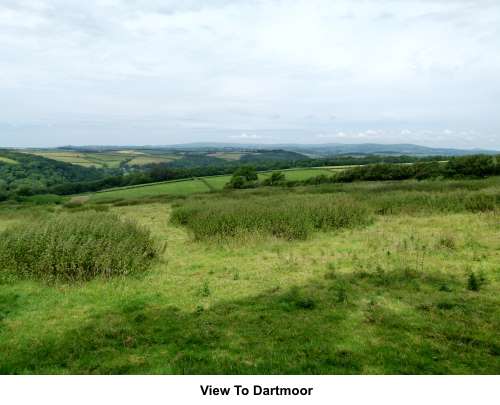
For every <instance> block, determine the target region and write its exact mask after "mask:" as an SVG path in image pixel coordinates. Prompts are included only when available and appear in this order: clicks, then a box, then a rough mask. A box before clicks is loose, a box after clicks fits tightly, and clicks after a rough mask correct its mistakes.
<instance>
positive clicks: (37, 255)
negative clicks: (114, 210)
mask: <svg viewBox="0 0 500 405" xmlns="http://www.w3.org/2000/svg"><path fill="white" fill-rule="evenodd" d="M159 252H160V251H159V248H158V246H157V245H156V244H155V242H154V240H153V239H152V238H151V236H150V233H149V231H147V230H146V229H144V228H142V227H139V226H137V225H136V224H135V223H133V222H132V221H129V220H121V219H120V218H118V217H117V216H116V215H113V214H103V213H96V212H85V213H76V214H60V215H57V216H54V215H50V216H45V217H42V218H39V219H37V220H35V221H31V222H27V223H23V224H18V225H16V226H13V227H11V228H8V229H6V230H5V231H3V232H2V233H1V234H0V273H4V275H5V273H7V274H11V275H15V276H20V277H28V278H39V279H44V280H54V279H61V280H67V281H75V280H88V279H91V278H94V277H97V276H101V277H110V276H114V275H126V274H129V273H132V272H140V271H142V270H144V269H146V268H147V267H148V266H149V264H150V263H151V261H152V260H153V259H154V258H156V257H157V256H158V254H159Z"/></svg>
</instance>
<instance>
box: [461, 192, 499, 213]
mask: <svg viewBox="0 0 500 405" xmlns="http://www.w3.org/2000/svg"><path fill="white" fill-rule="evenodd" d="M495 206H496V197H495V196H494V195H490V194H484V193H478V194H472V195H468V196H467V197H466V199H465V207H466V208H467V210H469V211H472V212H485V211H493V210H494V209H495Z"/></svg>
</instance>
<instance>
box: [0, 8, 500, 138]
mask: <svg viewBox="0 0 500 405" xmlns="http://www.w3.org/2000/svg"><path fill="white" fill-rule="evenodd" d="M499 26H500V2H498V1H490V0H475V1H472V0H435V1H428V0H398V1H395V0H366V1H363V2H358V1H351V0H339V1H335V2H332V1H330V0H290V1H286V2H285V1H282V0H266V1H261V0H236V1H227V0H203V1H202V0H185V1H182V2H179V1H173V0H163V1H160V0H144V1H141V2H136V1H129V0H100V1H98V0H88V1H85V2H68V1H65V0H38V1H28V0H4V1H2V3H1V4H0V52H1V54H2V58H1V59H0V104H1V105H2V111H1V112H0V121H2V122H10V123H14V124H17V125H18V127H17V128H21V129H18V130H13V129H11V130H10V132H6V133H3V135H2V134H0V146H1V145H2V144H5V145H8V144H15V143H18V144H21V143H22V144H35V143H36V144H40V143H42V142H43V143H47V144H57V143H59V142H61V140H63V143H89V142H92V139H95V141H97V142H99V143H102V142H104V143H120V142H122V143H170V142H171V143H176V142H182V141H198V140H222V139H223V138H227V134H226V133H225V132H224V131H233V132H232V133H233V134H235V133H236V134H237V133H240V132H241V131H248V133H251V134H254V135H257V136H262V135H260V134H263V133H266V134H267V135H269V132H268V131H274V132H272V133H273V134H274V136H275V137H276V139H277V141H283V142H286V141H289V140H294V141H302V142H308V141H309V137H310V136H311V134H318V133H319V134H335V135H334V136H335V137H340V138H345V140H346V141H349V140H353V141H355V140H356V138H363V137H364V138H368V139H376V140H377V141H386V142H389V141H391V142H392V141H394V140H398V139H399V141H402V140H403V141H406V140H407V139H412V140H414V139H416V140H417V141H419V139H420V140H421V142H424V141H425V142H434V140H435V138H429V137H426V136H425V135H424V134H423V132H422V131H423V129H422V128H431V130H432V131H435V132H439V131H441V135H443V138H442V140H441V141H440V142H441V143H442V144H443V145H450V146H459V144H460V145H461V146H464V145H465V146H467V145H469V146H490V147H493V146H495V144H500V139H498V135H497V134H498V133H499V132H500V116H499V115H498V111H497V110H498V105H499V104H500V77H499V75H498V72H499V71H500V45H499V44H500V30H498V27H499ZM273 117H279V119H276V118H273ZM332 117H335V119H332ZM82 121H92V122H94V123H100V124H96V125H93V127H92V130H91V131H89V130H88V128H87V127H85V126H83V125H82V124H81V122H82ZM45 122H53V123H54V126H53V127H52V129H51V132H44V131H43V130H41V129H40V128H38V127H37V125H39V123H45ZM137 127H139V129H138V130H134V129H133V128H137ZM110 128H113V130H111V129H110ZM370 128H378V129H377V130H373V129H370ZM442 128H453V129H454V132H453V133H443V130H442ZM203 129H210V130H211V131H208V130H207V131H205V132H204V131H203ZM471 129H474V130H476V131H477V133H476V134H475V135H474V136H473V139H472V140H470V141H464V140H463V138H462V137H461V136H460V135H459V132H460V131H469V130H471ZM370 131H378V132H370ZM406 131H409V132H406ZM299 133H302V138H301V137H300V136H299V135H298V134H299ZM337 133H338V134H337ZM41 134H43V139H41V137H42V135H41ZM217 134H220V135H217ZM292 134H294V135H292ZM492 134H493V135H492ZM410 135H412V136H410ZM203 137H205V138H204V139H202V138H203ZM209 137H210V138H209ZM217 137H218V138H217ZM398 137H399V138H398ZM292 138H293V139H292ZM313 138H314V136H313ZM318 138H321V137H318ZM256 139H257V138H256ZM491 139H493V140H494V141H491ZM95 141H94V142H95Z"/></svg>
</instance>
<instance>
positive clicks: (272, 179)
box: [262, 172, 285, 186]
mask: <svg viewBox="0 0 500 405" xmlns="http://www.w3.org/2000/svg"><path fill="white" fill-rule="evenodd" d="M284 183H285V174H284V173H283V172H272V173H271V176H269V177H268V178H267V179H264V181H263V182H262V185H263V186H278V185H282V184H284Z"/></svg>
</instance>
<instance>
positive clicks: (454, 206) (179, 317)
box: [0, 177, 500, 374]
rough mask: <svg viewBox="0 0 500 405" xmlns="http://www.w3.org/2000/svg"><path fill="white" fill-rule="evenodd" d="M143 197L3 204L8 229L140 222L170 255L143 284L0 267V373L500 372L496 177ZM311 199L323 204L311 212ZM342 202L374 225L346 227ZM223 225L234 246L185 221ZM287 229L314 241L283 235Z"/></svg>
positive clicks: (2, 223) (138, 278)
mask: <svg viewBox="0 0 500 405" xmlns="http://www.w3.org/2000/svg"><path fill="white" fill-rule="evenodd" d="M214 179H216V178H211V179H207V181H213V180H214ZM217 181H219V182H220V183H222V180H216V181H215V183H217ZM182 183H187V184H191V186H193V187H198V186H199V187H200V188H202V187H203V185H204V184H203V182H202V181H201V180H195V181H193V182H192V183H188V182H179V183H178V184H176V185H175V186H176V187H186V184H182ZM215 183H214V186H215ZM172 184H173V183H169V184H168V185H167V184H164V185H158V186H155V187H174V186H173V185H172ZM181 184H182V185H181ZM195 185H196V186H195ZM191 186H190V187H191ZM152 187H153V186H151V187H140V188H136V189H129V190H117V191H113V192H110V194H111V193H138V194H136V195H135V197H136V201H134V205H130V206H119V205H120V204H119V203H110V204H93V203H92V200H89V201H87V202H85V201H84V204H83V205H80V206H78V207H76V208H70V207H64V206H61V205H52V204H49V205H46V206H36V207H35V206H28V205H23V206H17V207H16V206H9V205H5V206H2V207H0V209H1V214H2V215H0V230H5V229H11V230H12V229H14V228H12V227H13V226H15V225H16V224H20V225H22V224H27V223H31V222H33V221H38V220H40V219H44V218H53V217H55V218H57V217H60V216H64V217H66V216H67V215H80V214H79V213H82V211H83V213H88V214H89V218H92V213H93V212H94V211H95V210H99V211H101V212H99V213H96V215H99V217H96V220H97V221H99V218H100V215H106V214H110V215H117V216H118V217H119V218H121V219H123V220H125V219H127V220H132V221H134V222H135V223H137V224H138V225H139V226H140V227H141V228H142V229H146V230H148V231H149V232H150V233H151V236H152V237H153V238H154V239H155V240H156V241H157V242H158V244H160V245H165V244H166V245H165V246H166V249H165V251H164V252H161V253H160V256H159V258H158V259H157V260H155V261H154V262H153V263H152V265H151V267H150V268H149V269H148V270H145V271H141V272H137V273H133V274H129V275H126V276H115V277H110V278H108V277H97V278H94V279H93V280H90V281H78V282H67V281H63V280H58V279H52V280H44V279H38V278H33V277H23V276H14V275H11V274H10V273H7V272H5V271H1V270H0V276H1V277H0V282H1V284H0V286H1V289H0V372H2V373H38V374H40V373H41V374H52V373H62V374H66V373H83V374H86V373H90V374H97V373H101V374H108V373H119V374H130V373H139V374H143V373H146V374H159V373H178V374H182V373H192V374H219V373H227V374H304V373H312V374H353V373H356V374H359V373H363V374H430V373H437V374H442V373H450V374H495V373H498V371H499V370H500V337H499V334H498V331H499V330H500V295H499V294H498V292H499V289H500V217H499V208H500V206H499V204H500V199H499V196H500V178H498V177H496V178H490V179H487V180H467V181H422V182H415V181H405V182H370V183H353V184H347V185H342V184H341V185H339V184H335V185H324V186H315V187H313V186H311V187H299V188H294V189H279V188H278V189H277V188H261V189H256V190H243V191H232V192H225V193H223V194H221V193H205V194H193V195H190V196H189V195H187V193H186V195H184V196H183V197H182V198H178V199H172V198H169V199H165V200H164V201H161V199H158V201H157V202H154V203H151V201H148V199H147V198H145V199H144V200H143V202H144V204H142V203H141V202H140V201H141V198H142V197H148V195H147V194H140V193H144V190H147V189H149V190H150V191H149V192H151V188H152ZM205 187H206V186H205ZM157 191H159V190H157ZM105 194H107V193H99V194H97V195H96V196H95V197H94V198H97V197H98V196H100V195H105ZM161 194H163V192H161V193H159V194H156V196H157V197H159V196H160V195H161ZM115 196H116V194H115ZM318 198H320V200H321V201H320V202H321V205H322V206H325V207H330V208H329V209H328V210H326V211H322V213H321V215H320V216H311V213H313V212H314V211H315V210H314V209H313V210H312V211H311V210H309V211H308V209H309V208H314V207H313V205H311V204H319V203H320V202H317V201H319V200H318ZM349 200H352V201H355V202H356V203H355V204H357V206H359V207H360V208H361V209H362V211H359V212H358V211H356V212H358V214H356V215H361V216H358V217H357V218H366V219H368V220H367V221H364V220H362V221H356V222H353V221H352V220H347V218H351V217H350V215H351V214H350V212H351V211H349V210H347V209H346V208H345V207H347V206H349V203H348V202H349ZM100 202H102V201H100ZM266 203H267V204H266ZM290 204H292V205H290ZM293 204H296V205H293ZM342 204H348V205H345V206H343V205H342ZM350 205H352V204H350ZM301 206H303V207H304V209H303V210H299V211H297V210H296V208H298V207H301ZM266 207H268V209H267V208H266ZM294 207H295V208H294ZM338 207H340V208H341V209H337V208H338ZM342 207H344V208H342ZM200 208H204V209H205V210H206V211H207V212H212V213H213V214H214V215H215V214H216V215H215V216H213V215H212V216H204V215H203V211H200ZM294 210H295V211H294ZM363 210H364V211H363ZM289 212H290V213H292V215H287V213H289ZM256 214H258V215H256ZM365 215H366V217H364V216H365ZM278 217H279V218H281V220H280V221H279V222H273V221H274V220H273V218H278ZM79 218H80V217H79ZM258 218H265V221H264V222H259V223H257V224H255V223H254V222H253V219H258ZM301 218H303V219H304V221H303V222H301V221H300V219H301ZM82 220H83V219H82ZM227 221H232V222H227ZM249 221H250V222H249ZM225 223H231V224H232V225H231V226H232V227H238V229H240V230H241V232H238V233H237V234H228V235H226V237H225V238H211V237H210V236H209V233H207V236H208V237H206V238H203V239H199V238H197V237H196V232H197V228H195V224H198V225H200V226H207V227H215V228H213V229H219V228H217V227H221V226H224V224H225ZM198 225H197V226H198ZM283 225H285V226H294V227H298V228H297V229H300V227H307V229H309V232H308V233H307V234H305V235H303V234H292V235H291V237H284V236H285V235H286V234H282V233H280V230H282V229H283V228H282V226H283ZM333 225H334V226H333ZM108 226H109V227H112V226H114V225H112V223H111V222H110V223H109V225H108ZM96 229H98V228H96ZM99 229H100V228H99ZM220 229H222V228H220ZM304 229H306V228H304ZM261 231H262V232H261ZM16 232H17V231H16ZM9 235H12V231H9ZM301 235H302V236H304V237H302V236H301ZM1 238H4V236H1V235H0V240H2V239H1ZM10 251H12V250H10ZM123 255H124V257H126V256H127V254H126V253H124V254H123ZM0 260H5V258H4V257H3V256H2V255H1V254H0ZM69 260H71V258H69ZM0 267H1V264H0Z"/></svg>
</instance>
